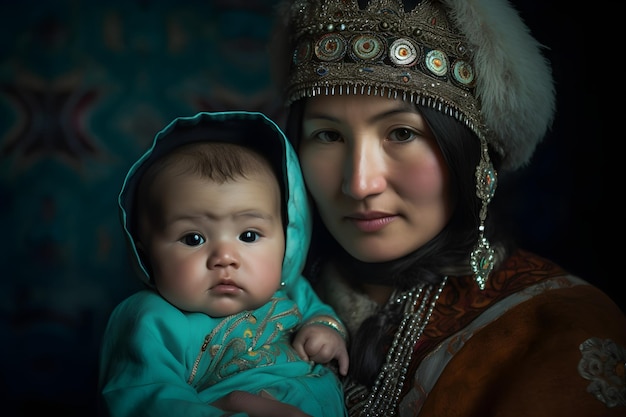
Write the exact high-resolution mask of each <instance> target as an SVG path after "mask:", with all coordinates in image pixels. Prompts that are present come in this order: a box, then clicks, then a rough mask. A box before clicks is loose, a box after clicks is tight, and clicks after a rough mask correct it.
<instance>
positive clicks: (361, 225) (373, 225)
mask: <svg viewBox="0 0 626 417" xmlns="http://www.w3.org/2000/svg"><path fill="white" fill-rule="evenodd" d="M396 217H397V216H395V215H391V214H387V213H367V214H358V215H350V216H348V217H347V219H348V221H350V222H352V223H353V224H354V225H355V226H356V228H357V229H359V230H360V231H362V232H378V231H379V230H382V229H383V228H385V226H387V225H388V224H389V223H391V222H393V221H394V220H395V219H396Z"/></svg>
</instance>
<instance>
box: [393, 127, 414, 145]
mask: <svg viewBox="0 0 626 417" xmlns="http://www.w3.org/2000/svg"><path fill="white" fill-rule="evenodd" d="M416 137H417V133H416V132H415V131H413V130H411V129H406V128H400V129H394V131H393V132H391V134H390V135H389V138H390V139H391V140H392V141H394V142H408V141H411V140H413V139H415V138H416Z"/></svg>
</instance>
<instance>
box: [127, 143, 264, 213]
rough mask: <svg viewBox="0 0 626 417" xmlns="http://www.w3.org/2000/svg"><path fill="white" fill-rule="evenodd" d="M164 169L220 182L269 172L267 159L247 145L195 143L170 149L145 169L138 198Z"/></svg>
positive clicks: (171, 172)
mask: <svg viewBox="0 0 626 417" xmlns="http://www.w3.org/2000/svg"><path fill="white" fill-rule="evenodd" d="M164 170H168V171H169V172H170V174H173V175H189V174H197V175H199V176H200V177H201V178H206V179H209V180H212V181H215V182H217V183H220V184H221V183H224V182H227V181H232V180H235V179H237V178H242V177H243V178H246V177H247V176H248V175H251V174H256V173H259V172H262V171H267V170H269V171H270V172H272V169H271V167H270V164H269V162H268V161H267V159H266V158H265V157H264V156H262V155H261V154H259V153H257V152H255V151H254V150H252V149H250V148H246V147H244V146H240V145H235V144H232V143H225V142H194V143H191V144H187V145H183V146H181V147H179V148H176V149H174V150H172V151H171V152H170V153H168V154H167V155H164V156H162V157H161V158H159V159H158V160H157V161H155V162H154V163H153V164H152V165H151V166H150V167H149V168H148V169H147V170H146V172H145V173H144V175H143V176H142V178H141V181H140V183H139V197H140V198H141V197H146V195H145V194H144V193H145V192H146V190H147V189H149V188H150V185H151V184H152V183H153V182H154V179H155V178H156V177H157V176H158V175H159V174H160V173H162V172H163V171H164ZM139 201H141V200H139Z"/></svg>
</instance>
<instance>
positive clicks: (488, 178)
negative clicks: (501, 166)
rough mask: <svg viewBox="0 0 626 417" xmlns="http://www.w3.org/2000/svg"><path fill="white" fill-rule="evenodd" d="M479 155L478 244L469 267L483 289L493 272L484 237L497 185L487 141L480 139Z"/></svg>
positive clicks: (492, 253) (477, 182) (487, 245)
mask: <svg viewBox="0 0 626 417" xmlns="http://www.w3.org/2000/svg"><path fill="white" fill-rule="evenodd" d="M480 146H481V154H480V161H479V162H478V166H477V167H476V196H477V197H478V198H480V201H481V202H482V205H481V207H480V225H479V226H478V243H477V244H476V246H475V247H474V250H473V251H472V254H471V255H470V265H471V266H472V271H473V272H474V281H476V283H477V284H478V288H480V289H481V290H484V289H485V284H486V283H487V279H488V278H489V273H490V272H491V271H492V270H493V266H494V265H493V263H494V258H495V255H494V250H493V249H492V248H491V245H490V244H489V241H488V240H487V238H486V237H485V219H486V218H487V205H488V204H489V202H490V201H491V199H492V198H493V195H494V194H495V192H496V186H497V183H498V178H497V173H496V171H495V169H494V168H493V165H492V164H491V159H489V152H488V149H487V141H486V140H485V139H484V138H480Z"/></svg>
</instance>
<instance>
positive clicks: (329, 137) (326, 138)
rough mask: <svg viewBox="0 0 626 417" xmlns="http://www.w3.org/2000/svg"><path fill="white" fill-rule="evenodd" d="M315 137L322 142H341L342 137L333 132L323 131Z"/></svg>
mask: <svg viewBox="0 0 626 417" xmlns="http://www.w3.org/2000/svg"><path fill="white" fill-rule="evenodd" d="M313 137H314V138H315V139H316V140H319V141H320V142H337V141H339V140H341V135H340V134H339V133H338V132H334V131H332V130H322V131H320V132H317V133H316V134H315V135H314V136H313Z"/></svg>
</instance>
